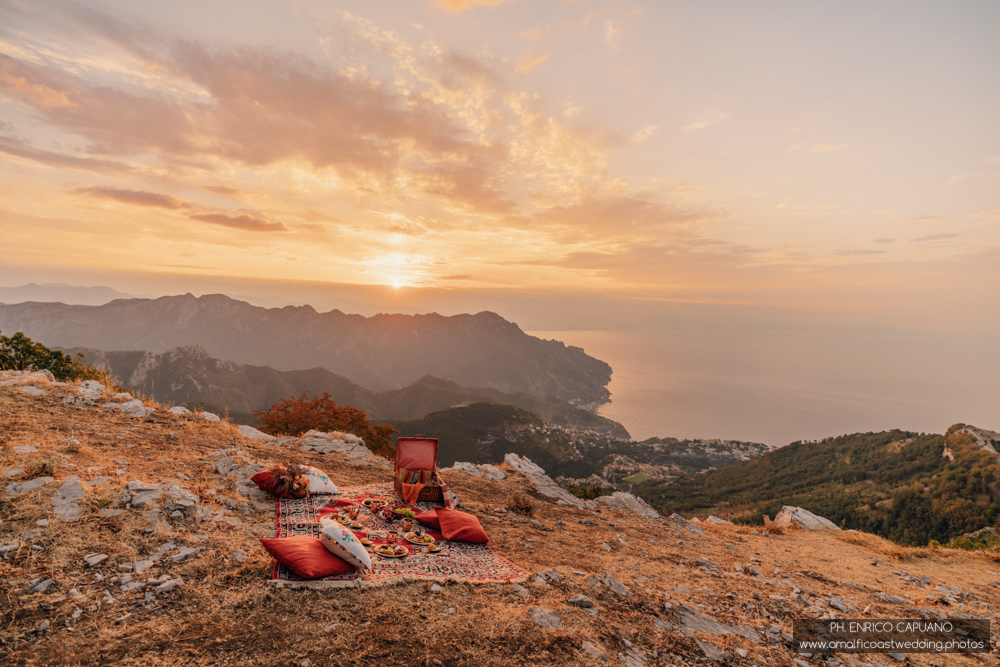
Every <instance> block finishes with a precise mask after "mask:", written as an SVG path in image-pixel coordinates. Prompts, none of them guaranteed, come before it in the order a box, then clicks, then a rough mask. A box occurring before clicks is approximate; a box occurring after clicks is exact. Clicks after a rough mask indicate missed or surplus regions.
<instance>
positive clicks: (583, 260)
mask: <svg viewBox="0 0 1000 667" xmlns="http://www.w3.org/2000/svg"><path fill="white" fill-rule="evenodd" d="M998 82H1000V3H997V2H995V1H993V0H986V1H983V2H962V1H956V2H919V1H916V0H905V1H900V2H874V3H873V2H837V3H802V2H797V1H796V2H791V1H787V2H763V1H762V2H736V1H730V2H712V1H708V0H704V1H699V2H670V1H666V0H657V1H655V2H653V1H647V2H596V1H589V0H577V1H558V2H534V1H531V2H529V1H528V0H509V1H506V2H504V1H500V0H479V1H478V2H475V1H468V2H463V1H462V0H439V1H435V2H423V1H417V0H414V1H412V2H372V1H371V0H367V1H364V2H327V1H323V2H320V1H316V2H247V1H243V0H241V1H240V2H214V3H203V2H170V3H162V2H157V3H153V2H137V1H136V0H129V1H127V2H125V1H121V2H110V1H92V2H87V3H79V4H77V3H63V2H16V1H0V238H2V239H3V240H2V245H3V260H2V262H0V283H3V284H8V285H13V284H18V283H23V282H27V281H29V280H31V281H36V282H48V281H53V280H61V281H65V282H76V283H78V284H80V283H91V284H92V283H102V284H108V285H110V286H112V287H115V288H117V289H121V290H123V291H136V290H139V291H143V292H157V286H163V289H162V293H176V292H178V291H193V292H196V293H198V292H200V291H214V290H217V289H218V288H217V287H216V286H217V285H220V284H235V283H239V281H241V280H243V281H246V282H247V284H249V283H250V282H251V281H268V280H270V281H276V282H275V284H278V283H277V281H281V284H284V285H288V284H295V283H296V282H298V281H308V282H309V283H310V284H312V285H315V284H317V283H321V284H322V283H330V284H340V285H345V284H346V285H352V284H353V285H358V286H363V285H381V286H392V285H398V286H399V288H398V291H399V294H400V295H401V296H400V297H398V298H396V299H391V298H386V299H384V300H383V302H384V303H387V304H397V305H399V304H401V305H400V307H399V308H397V309H399V310H406V309H407V304H409V308H411V309H413V308H420V306H419V305H415V304H428V303H435V304H438V305H437V306H435V308H436V309H438V310H439V311H441V312H447V311H448V307H447V305H445V306H441V305H440V304H446V303H451V304H452V306H453V308H454V310H455V311H456V312H458V311H462V310H479V309H483V308H485V307H490V306H491V302H490V298H484V299H483V300H482V301H481V302H482V303H483V308H470V307H468V306H467V305H466V304H467V302H468V300H469V299H467V298H466V297H463V296H461V295H462V294H475V295H482V294H492V295H494V296H495V297H496V298H495V299H494V301H495V302H496V303H504V302H505V301H504V300H505V299H506V300H507V301H510V300H517V299H519V298H520V297H519V295H523V297H524V298H525V299H529V300H530V299H536V300H538V299H541V300H542V301H544V300H545V299H549V301H548V302H550V303H557V302H558V301H559V299H560V295H567V294H573V295H576V296H577V297H579V298H580V303H581V304H583V303H584V302H586V301H587V299H586V298H585V297H582V296H580V295H590V296H592V297H593V299H594V301H593V303H598V302H601V303H607V302H617V303H628V304H634V308H635V311H636V312H641V311H644V309H646V308H648V307H652V308H653V309H654V310H655V309H656V308H659V306H658V305H657V304H662V303H675V302H679V303H696V304H698V303H704V304H732V305H738V306H740V307H741V308H749V309H750V310H753V309H760V312H773V311H775V310H779V311H785V312H792V313H802V314H804V316H808V317H809V318H813V319H815V318H817V317H819V318H820V319H822V318H826V321H829V322H861V321H869V322H874V323H880V324H897V325H903V326H908V327H915V328H928V329H945V330H958V331H963V332H968V333H995V332H996V331H997V329H998V326H1000V308H998V307H997V305H998V303H1000V122H998V119H1000V85H998ZM428 288H434V290H433V291H428ZM338 289H345V288H338ZM359 289H360V287H359ZM421 290H425V293H424V294H421ZM230 291H231V292H238V290H230ZM293 291H294V290H290V291H289V292H288V294H289V295H291V294H292V293H293ZM371 293H372V294H376V293H381V292H379V291H378V290H375V291H373V292H371ZM428 295H437V296H434V297H429V296H428ZM440 295H445V296H448V295H452V296H453V297H454V298H453V299H452V300H451V301H448V299H446V298H444V297H441V298H438V297H439V296H440ZM297 300H299V301H300V300H301V299H298V298H297V297H292V296H289V301H297ZM651 304H652V306H650V305H651ZM331 307H332V306H331ZM560 307H561V308H563V309H564V310H567V308H566V304H565V303H562V304H560ZM581 307H584V306H583V305H581ZM498 310H499V309H498ZM568 310H572V309H571V308H569V309H568ZM500 312H501V314H503V311H502V310H500ZM556 319H558V318H556ZM571 320H572V321H576V320H574V319H573V318H572V317H570V316H569V315H568V316H567V323H570V321H571ZM539 324H540V325H541V326H545V327H546V328H557V327H558V326H559V322H558V321H556V322H553V321H549V322H545V323H538V324H536V326H538V325H539Z"/></svg>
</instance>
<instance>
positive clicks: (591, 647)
mask: <svg viewBox="0 0 1000 667" xmlns="http://www.w3.org/2000/svg"><path fill="white" fill-rule="evenodd" d="M582 648H583V650H584V651H585V652H586V653H587V655H589V656H590V657H591V658H594V659H596V660H600V661H601V662H607V661H608V654H607V653H605V652H604V651H603V650H601V648H600V647H598V646H597V645H595V644H592V643H590V642H589V641H587V640H586V639H584V640H583V645H582Z"/></svg>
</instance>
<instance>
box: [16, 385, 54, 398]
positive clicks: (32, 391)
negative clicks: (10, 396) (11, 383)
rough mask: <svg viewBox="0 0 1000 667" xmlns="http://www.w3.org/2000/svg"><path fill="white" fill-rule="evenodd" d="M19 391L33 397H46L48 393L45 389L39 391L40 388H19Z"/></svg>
mask: <svg viewBox="0 0 1000 667" xmlns="http://www.w3.org/2000/svg"><path fill="white" fill-rule="evenodd" d="M18 389H20V390H21V391H23V392H24V393H25V394H29V395H31V396H44V395H45V394H46V393H48V392H46V391H45V390H44V389H39V388H38V387H18Z"/></svg>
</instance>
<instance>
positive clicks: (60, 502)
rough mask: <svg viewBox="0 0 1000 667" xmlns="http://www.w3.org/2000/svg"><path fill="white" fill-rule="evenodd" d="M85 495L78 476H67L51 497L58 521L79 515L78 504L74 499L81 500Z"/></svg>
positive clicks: (71, 519) (73, 519)
mask: <svg viewBox="0 0 1000 667" xmlns="http://www.w3.org/2000/svg"><path fill="white" fill-rule="evenodd" d="M85 496H86V493H85V492H84V490H83V484H81V483H80V478H79V477H75V476H74V477H67V478H66V480H65V481H64V482H63V483H62V486H60V487H59V490H58V491H56V495H55V496H54V497H53V499H52V502H53V504H54V511H55V514H56V518H58V519H59V520H60V521H75V520H76V518H77V517H78V516H80V506H79V505H78V504H77V503H76V501H77V500H83V499H84V497H85Z"/></svg>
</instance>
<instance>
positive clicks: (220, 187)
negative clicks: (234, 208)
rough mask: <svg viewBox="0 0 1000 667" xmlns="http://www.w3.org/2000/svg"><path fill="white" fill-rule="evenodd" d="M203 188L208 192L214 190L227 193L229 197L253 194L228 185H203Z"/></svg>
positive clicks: (219, 193) (220, 193)
mask: <svg viewBox="0 0 1000 667" xmlns="http://www.w3.org/2000/svg"><path fill="white" fill-rule="evenodd" d="M201 189H202V190H204V191H206V192H214V193H215V194H218V195H226V196H227V197H235V198H236V199H239V198H241V197H243V196H244V195H248V194H252V193H251V192H248V191H247V190H240V189H239V188H231V187H229V186H228V185H203V186H202V187H201Z"/></svg>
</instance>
